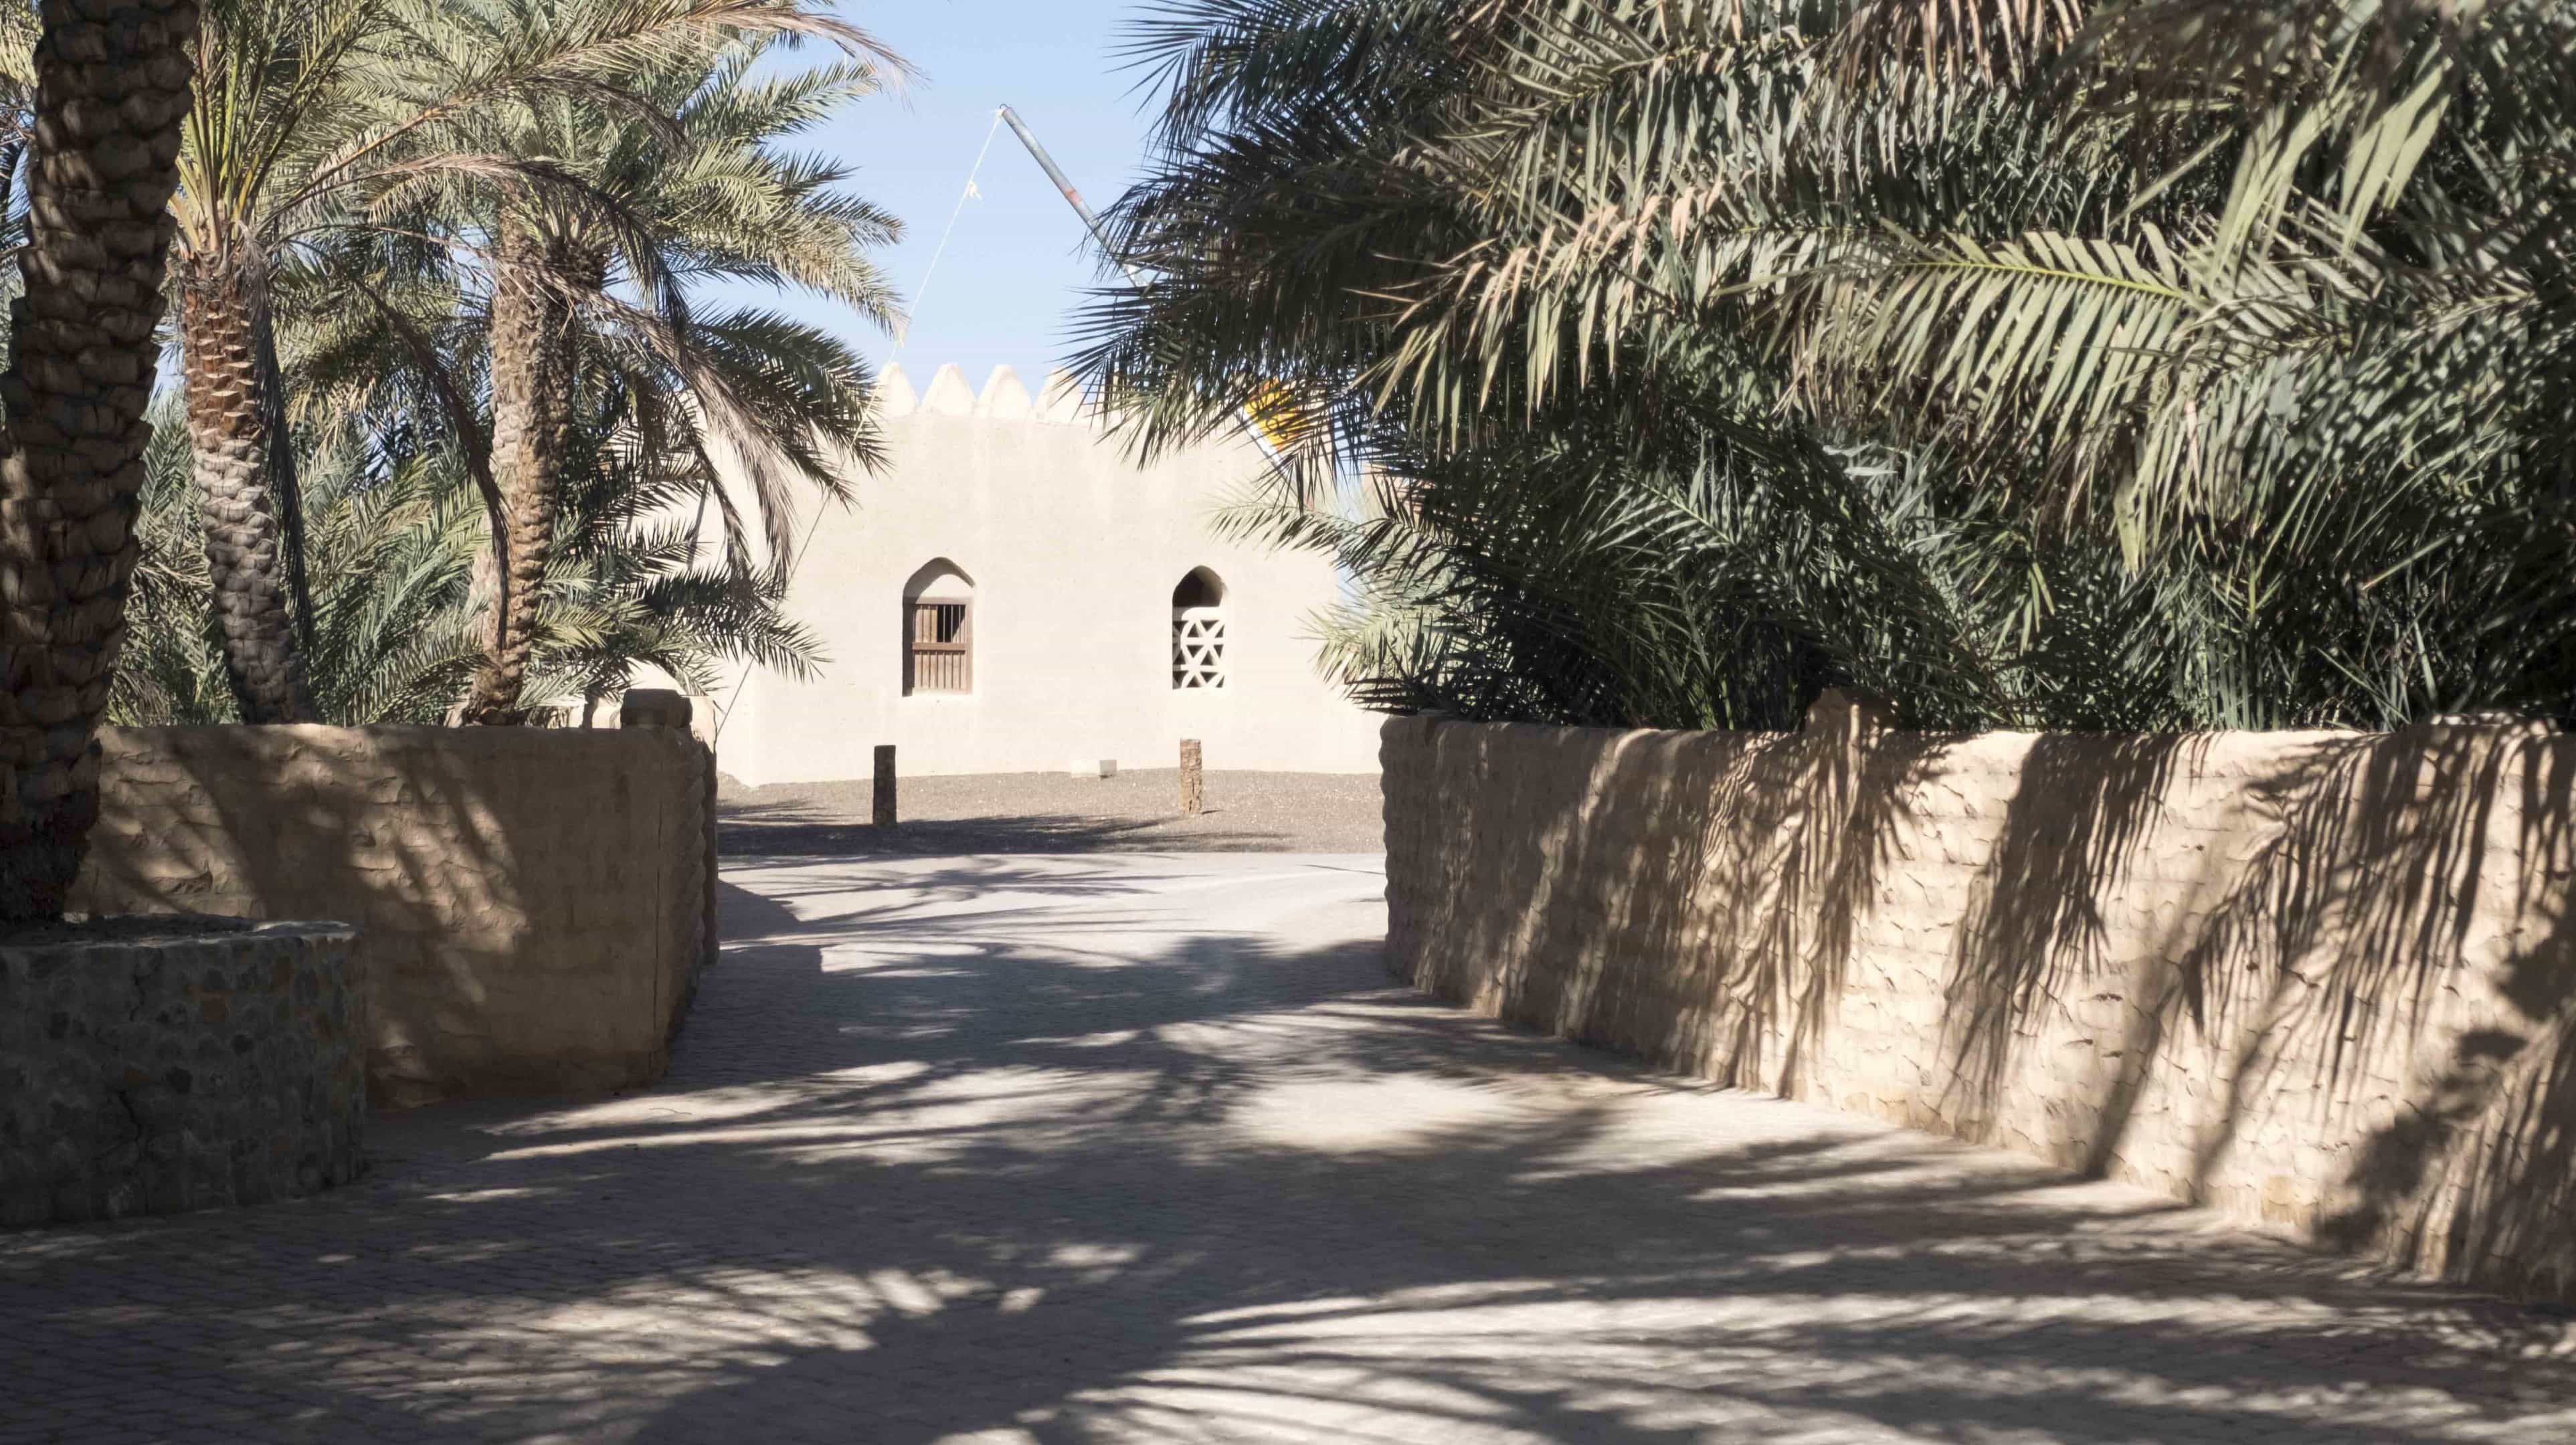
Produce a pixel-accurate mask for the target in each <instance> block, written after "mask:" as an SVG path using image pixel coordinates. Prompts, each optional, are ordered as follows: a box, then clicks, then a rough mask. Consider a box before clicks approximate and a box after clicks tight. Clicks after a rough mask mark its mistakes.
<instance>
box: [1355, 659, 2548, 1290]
mask: <svg viewBox="0 0 2576 1445" xmlns="http://www.w3.org/2000/svg"><path fill="white" fill-rule="evenodd" d="M1383 749H1384V751H1383V761H1384V777H1385V789H1386V828H1387V855H1388V856H1387V902H1388V908H1389V945H1388V946H1389V958H1390V962H1391V963H1392V965H1393V967H1394V968H1395V969H1396V971H1397V972H1398V973H1399V974H1400V975H1401V976H1404V977H1407V978H1409V979H1411V980H1412V981H1414V982H1415V983H1417V984H1418V985H1420V986H1422V987H1424V988H1427V989H1430V990H1432V991H1434V992H1437V993H1439V994H1441V995H1442V996H1444V997H1447V998H1450V999H1453V1000H1456V1001H1459V1002H1462V1003H1467V1004H1470V1005H1472V1006H1474V1007H1476V1008H1479V1009H1482V1010H1484V1011H1487V1012H1490V1013H1496V1014H1500V1015H1502V1016H1504V1017H1506V1018H1509V1019H1512V1020H1515V1021H1518V1022H1521V1023H1524V1024H1527V1025H1530V1026H1534V1027H1538V1028H1542V1029H1547V1030H1551V1031H1553V1032H1556V1033H1559V1034H1563V1035H1567V1036H1570V1037H1573V1038H1577V1039H1582V1040H1586V1041H1589V1042H1594V1043H1598V1044H1603V1045H1606V1046H1609V1047H1612V1048H1617V1049H1620V1050H1623V1051H1627V1052H1630V1053H1634V1054H1637V1055H1640V1056H1643V1057H1645V1058H1647V1059H1649V1060H1652V1061H1654V1062H1656V1063H1659V1064H1661V1065H1663V1066H1666V1067H1670V1068H1673V1069H1676V1070H1680V1071H1684V1072H1689V1073H1694V1074H1698V1075H1701V1076H1704V1077H1708V1078H1712V1079H1716V1080H1719V1081H1722V1082H1726V1083H1730V1084H1735V1085H1739V1086H1742V1087H1746V1088H1754V1089H1761V1090H1767V1091H1772V1092H1776V1093H1781V1094H1786V1095H1791V1096H1794V1097H1799V1098H1806V1099H1813V1100H1816V1101H1819V1102H1823V1103H1829V1104H1833V1105H1836V1106H1839V1107H1841V1108H1844V1109H1848V1110H1853V1111H1856V1112H1860V1113H1866V1114H1872V1115H1876V1116H1878V1117H1881V1118H1884V1119H1888V1120H1891V1121H1894V1122H1898V1123H1903V1124H1908V1125H1912V1126H1915V1127H1918V1128H1923V1129H1929V1130H1934V1131H1937V1132H1941V1133H1946V1134H1952V1135H1956V1136H1958V1137H1961V1138H1965V1139H1971V1140H1976V1141H1980V1142H1987V1143H1994V1144H2001V1145H2005V1146H2009V1147H2012V1148H2016V1149H2021V1150H2025V1151H2027V1152H2029V1153H2032V1154H2036V1155H2039V1156H2041V1157H2043V1158H2046V1159H2049V1160H2052V1161H2054V1162H2056V1163H2059V1164H2062V1165H2065V1166H2067V1167H2069V1168H2071V1169H2076V1170H2080V1171H2085V1172H2088V1173H2094V1174H2101V1175H2108V1176H2111V1177H2115V1178H2119V1179H2123V1180H2127V1181H2130V1182H2132V1183H2136V1184H2140V1185H2144V1186H2146V1187H2149V1188H2152V1189H2158V1190H2162V1191H2165V1192H2167V1193H2169V1194H2171V1195H2173V1196H2175V1197H2177V1198H2180V1199H2186V1200H2192V1201H2196V1202H2201V1203H2205V1204H2208V1205H2210V1206H2213V1207H2215V1208H2217V1209H2219V1210H2221V1211H2223V1212H2225V1213H2226V1214H2228V1215H2230V1216H2233V1217H2235V1218H2237V1219H2240V1220H2244V1221H2247V1222H2254V1223H2262V1224H2268V1225H2274V1226H2280V1227H2286V1228H2288V1229H2291V1230H2294V1231H2297V1232H2300V1233H2303V1234H2305V1235H2307V1236H2309V1237H2311V1238H2314V1239H2317V1240H2320V1241H2323V1242H2326V1243H2330V1244H2333V1245H2336V1246H2338V1247H2343V1248H2348V1249H2355V1250H2360V1251H2363V1252H2367V1253H2374V1254H2377V1255H2380V1256H2382V1257H2384V1258H2388V1259H2392V1260H2395V1261H2398V1262H2400V1263H2403V1264H2406V1265H2408V1266H2411V1267H2414V1268H2416V1269H2419V1270H2422V1271H2426V1272H2430V1273H2437V1274H2442V1275H2447V1276H2449V1277H2453V1278H2458V1279H2465V1280H2469V1281H2473V1282H2476V1283H2479V1284H2483V1285H2487V1286H2490V1287H2497V1288H2502V1289H2506V1290H2509V1291H2518V1292H2525V1293H2529V1294H2535V1295H2547V1296H2556V1297H2559V1298H2568V1297H2571V1296H2576V1022H2571V1014H2576V950H2571V930H2576V923H2571V919H2570V917H2569V907H2568V901H2569V889H2570V880H2571V876H2576V841H2572V840H2571V837H2570V813H2571V800H2570V796H2569V793H2570V785H2571V782H2576V741H2571V740H2569V739H2566V738H2561V737H2557V736H2554V735H2549V734H2547V733H2545V732H2541V731H2536V730H2518V729H2511V728H2503V727H2470V726H2439V727H2427V728H2422V729H2418V730H2412V731H2408V732H2403V733H2397V734H2385V735H2382V734H2354V733H2220V734H2208V735H2196V736H2172V737H2146V736H2051V735H2034V734H2029V733H1998V734H1988V735H1982V736H1975V737H1937V736H1929V735H1924V734H1915V733H1901V732H1887V731H1880V730H1877V729H1875V728H1874V727H1872V726H1870V725H1869V723H1868V721H1867V720H1866V719H1865V718H1864V717H1862V716H1861V715H1860V714H1858V713H1857V712H1855V711H1853V710H1852V709H1850V708H1849V707H1847V706H1845V705H1843V704H1841V703H1840V702H1839V700H1832V699H1829V701H1828V702H1827V703H1826V704H1820V706H1819V710H1818V714H1817V715H1814V716H1811V717H1810V719H1809V721H1808V727H1807V730H1806V731H1805V732H1803V733H1798V734H1725V733H1672V732H1610V731H1595V730H1584V729H1567V728H1547V727H1529V726H1491V725H1471V724H1463V723H1455V722H1444V721H1434V720H1430V719H1423V718H1400V719H1396V720H1393V721H1391V722H1390V723H1388V724H1387V726H1386V728H1385V732H1384V735H1383Z"/></svg>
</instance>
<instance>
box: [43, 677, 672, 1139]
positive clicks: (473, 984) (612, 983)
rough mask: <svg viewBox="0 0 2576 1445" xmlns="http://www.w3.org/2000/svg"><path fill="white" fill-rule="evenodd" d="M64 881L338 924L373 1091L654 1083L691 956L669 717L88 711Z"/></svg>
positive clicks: (117, 905)
mask: <svg viewBox="0 0 2576 1445" xmlns="http://www.w3.org/2000/svg"><path fill="white" fill-rule="evenodd" d="M103 746H104V750H105V766H104V769H103V771H102V774H101V778H100V791H101V802H100V813H101V816H100V820H99V825H98V828H97V830H96V831H95V832H94V833H93V834H92V837H91V843H90V856H89V860H88V862H87V863H86V864H85V865H84V867H83V869H82V872H81V876H80V882H79V885H78V888H77V891H76V894H75V904H76V906H78V907H80V908H83V909H86V910H89V911H92V912H99V913H129V912H168V911H174V910H175V911H194V912H203V913H216V914H225V915H229V916H233V917H241V918H261V919H291V918H329V919H336V920H339V921H341V922H345V923H349V924H352V925H354V926H355V927H356V928H357V930H358V935H359V941H358V944H357V947H356V954H355V958H356V962H357V965H358V968H357V973H358V979H359V983H360V986H361V988H362V990H363V992H364V994H365V1003H366V1012H367V1017H368V1029H369V1033H368V1040H367V1056H366V1058H367V1075H368V1083H369V1088H370V1090H371V1093H372V1095H373V1097H374V1099H375V1101H376V1102H377V1103H378V1104H379V1105H380V1106H392V1107H402V1106H408V1105H413V1104H422V1103H428V1102H431V1101H433V1100H437V1099H446V1098H458V1097H466V1096H472V1095H491V1094H553V1093H587V1092H596V1091H600V1090H606V1089H615V1088H623V1087H631V1086H633V1085H637V1084H643V1083H648V1082H650V1081H652V1080H654V1079H656V1078H659V1077H660V1076H661V1073H662V1070H663V1067H664V1065H665V1064H666V1062H667V1061H668V1058H669V1041H670V1037H671V1034H672V1031H673V1030H674V1029H676V1028H677V1027H678V1025H679V1021H680V1019H681V1017H682V1015H683V1013H684V1011H685V1010H686V1008H687V1005H688V1001H689V997H690V994H691V992H692V990H693V989H694V987H695V985H696V981H697V972H698V968H699V966H700V964H701V962H702V961H703V959H704V957H705V956H706V952H707V950H706V940H707V933H706V928H705V919H706V912H707V897H708V889H707V878H708V872H707V870H708V869H709V868H710V867H711V866H712V853H711V850H710V848H709V844H708V839H709V836H710V834H709V830H708V828H707V825H706V824H707V810H708V801H707V800H708V797H709V788H708V776H709V763H708V757H707V753H706V750H705V749H704V748H703V747H702V746H700V745H699V744H698V743H697V742H696V741H695V740H694V739H692V738H690V737H689V736H688V735H687V734H686V733H684V732H679V731H676V730H671V729H662V728H632V729H604V730H595V731H592V730H554V729H531V728H419V727H374V728H332V727H301V726H299V727H258V728H253V727H209V728H123V729H120V728H110V729H107V730H106V731H105V733H104V735H103Z"/></svg>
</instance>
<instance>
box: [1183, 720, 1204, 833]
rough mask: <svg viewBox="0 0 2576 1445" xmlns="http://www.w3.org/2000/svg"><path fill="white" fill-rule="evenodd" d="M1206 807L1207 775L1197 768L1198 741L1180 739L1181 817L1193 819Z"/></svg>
mask: <svg viewBox="0 0 2576 1445" xmlns="http://www.w3.org/2000/svg"><path fill="white" fill-rule="evenodd" d="M1206 807H1207V773H1206V772H1205V771H1204V770H1202V769H1201V768H1200V766H1199V740H1198V739H1197V738H1183V739H1181V816H1182V817H1184V818H1195V817H1197V816H1198V815H1199V813H1200V811H1201V810H1202V809H1204V808H1206Z"/></svg>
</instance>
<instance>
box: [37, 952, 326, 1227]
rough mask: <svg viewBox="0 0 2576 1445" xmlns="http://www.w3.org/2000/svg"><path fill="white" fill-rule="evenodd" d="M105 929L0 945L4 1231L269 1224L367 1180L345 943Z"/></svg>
mask: <svg viewBox="0 0 2576 1445" xmlns="http://www.w3.org/2000/svg"><path fill="white" fill-rule="evenodd" d="M103 927H104V928H105V929H109V930H115V931H111V932H105V933H104V934H103V936H81V934H80V933H79V932H78V931H71V932H69V933H67V935H66V936H62V937H56V938H51V939H46V938H43V937H39V938H38V939H37V940H35V941H24V940H21V941H8V940H0V1224H9V1225H27V1224H43V1223H49V1222H67V1221H77V1220H91V1219H114V1218H118V1217H121V1216H125V1215H133V1214H166V1213H172V1212H176V1211H179V1210H186V1209H204V1208H213V1207H218V1206H224V1205H236V1204H258V1203H262V1202H264V1201H267V1200H271V1199H284V1198H290V1197H293V1196H296V1195H303V1194H310V1193H312V1192H314V1191H315V1190H319V1189H325V1188H329V1187H330V1186H332V1185H336V1184H343V1183H346V1182H347V1181H349V1180H350V1179H353V1178H355V1177H357V1174H358V1172H359V1169H360V1168H361V1164H362V1159H361V1153H360V1149H361V1144H362V1141H363V1138H364V1134H365V1126H366V1111H367V1093H366V1071H365V1067H364V1040H365V1036H366V1029H365V1020H364V1018H363V1017H362V1009H363V1004H362V1001H361V998H360V995H359V991H358V989H357V988H356V987H355V982H354V979H353V977H352V966H351V945H352V944H353V942H354V941H355V934H354V933H353V932H352V931H351V930H350V929H348V928H346V927H343V926H341V925H339V924H331V923H274V924H267V925H262V926H257V927H243V926H240V925H238V924H235V925H232V926H230V927H229V928H225V927H222V926H220V925H215V926H209V924H208V923H206V922H204V921H199V920H173V921H172V924H171V926H169V927H167V928H162V929H152V928H150V927H149V926H148V925H146V926H143V927H137V926H135V925H134V924H133V922H132V921H129V920H118V921H115V922H113V923H111V924H108V925H104V926H103Z"/></svg>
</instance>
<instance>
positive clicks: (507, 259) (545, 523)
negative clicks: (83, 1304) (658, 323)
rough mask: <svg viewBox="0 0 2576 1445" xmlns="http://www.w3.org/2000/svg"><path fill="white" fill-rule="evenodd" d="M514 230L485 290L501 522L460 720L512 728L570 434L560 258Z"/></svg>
mask: <svg viewBox="0 0 2576 1445" xmlns="http://www.w3.org/2000/svg"><path fill="white" fill-rule="evenodd" d="M559 259H560V258H558V257H553V256H550V255H549V254H548V250H547V248H546V247H545V246H544V245H543V244H542V243H541V242H540V241H539V240H538V239H537V238H536V237H535V236H534V235H532V234H531V233H530V232H529V231H528V230H526V229H525V228H524V227H523V226H521V225H519V224H516V223H513V222H510V221H507V220H505V221H504V222H503V229H502V234H501V240H500V246H499V256H498V260H499V265H498V266H497V267H496V269H495V275H494V278H493V283H492V329H491V341H490V347H491V357H492V473H493V477H494V479H495V480H496V481H498V482H499V484H500V490H501V517H500V525H499V526H498V527H497V528H496V529H495V531H494V534H493V538H492V553H491V557H490V562H489V565H488V567H487V568H486V570H487V572H488V573H489V575H490V578H491V580H492V583H493V598H492V617H491V631H490V633H489V634H488V637H489V641H488V642H487V644H486V646H485V649H484V654H483V665H482V667H481V668H480V669H478V670H477V671H476V673H475V675H474V686H473V688H472V690H471V691H470V692H468V693H467V694H466V698H465V706H464V708H463V710H462V712H461V714H460V716H461V717H462V719H463V720H464V721H465V722H468V723H514V722H520V721H523V720H524V719H525V716H526V714H525V712H524V710H522V709H521V708H520V706H519V696H520V693H521V691H522V690H523V689H524V688H525V687H526V686H527V680H528V659H529V657H530V655H531V654H532V653H533V652H534V651H535V648H536V638H537V600H538V595H539V592H540V589H542V588H543V586H544V585H545V579H546V563H547V560H548V557H549V555H550V554H551V552H552V551H553V548H554V536H555V513H556V510H557V508H558V505H559V503H560V501H561V487H560V478H559V477H558V475H557V473H558V471H559V469H560V468H561V466H562V458H563V453H564V449H565V447H566V446H567V445H568V444H569V442H570V439H571V431H572V373H573V336H572V314H571V310H570V308H569V307H568V306H567V305H566V304H565V303H564V300H563V296H562V292H561V291H560V290H558V289H557V288H555V287H553V286H550V285H548V284H547V283H546V280H545V275H546V270H547V268H548V266H549V265H550V264H551V263H553V262H555V261H557V260H559Z"/></svg>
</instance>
